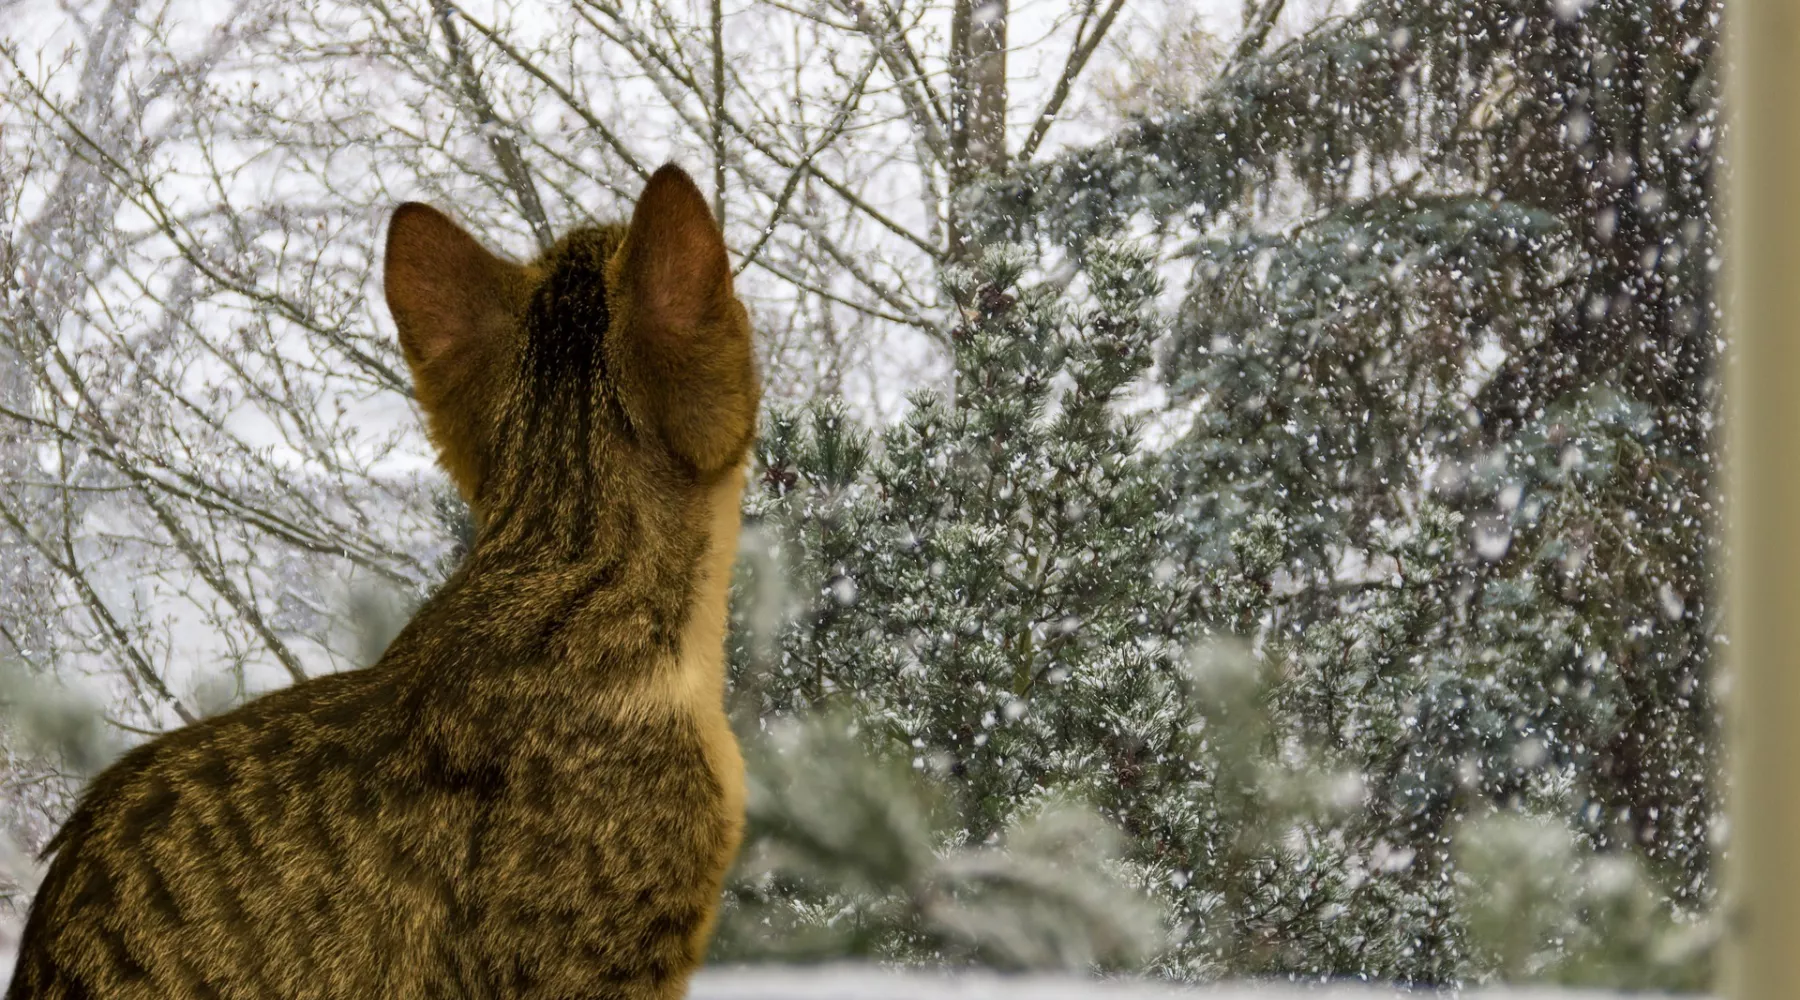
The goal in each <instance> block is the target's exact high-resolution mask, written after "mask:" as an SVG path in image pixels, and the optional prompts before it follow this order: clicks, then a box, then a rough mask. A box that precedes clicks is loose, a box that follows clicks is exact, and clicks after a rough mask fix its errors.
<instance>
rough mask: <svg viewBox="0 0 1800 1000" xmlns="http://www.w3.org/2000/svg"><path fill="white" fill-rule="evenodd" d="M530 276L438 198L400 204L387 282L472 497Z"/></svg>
mask: <svg viewBox="0 0 1800 1000" xmlns="http://www.w3.org/2000/svg"><path fill="white" fill-rule="evenodd" d="M523 274H524V269H523V268H521V267H520V266H519V265H517V264H514V263H512V262H511V261H508V260H503V259H501V258H500V257H498V256H495V255H494V254H492V253H490V252H489V251H488V249H487V248H486V247H484V246H482V245H481V243H480V242H478V241H477V240H476V239H475V237H473V236H470V235H469V234H468V233H467V232H465V231H464V230H463V228H462V227H461V226H459V225H457V224H456V223H455V222H453V221H451V219H450V217H449V216H447V215H445V214H444V213H442V212H440V211H438V210H437V209H435V208H432V207H431V206H429V205H422V204H419V203H418V202H408V203H406V204H404V205H401V206H400V207H399V208H397V209H395V210H394V218H393V221H392V222H390V223H389V224H388V238H387V259H386V262H385V264H384V270H383V282H382V283H383V290H384V291H385V293H386V295H387V303H388V310H389V311H390V312H392V313H393V314H394V325H395V326H397V327H398V328H399V330H400V349H401V353H403V354H405V355H406V362H407V367H409V368H411V369H412V374H413V390H414V392H415V393H416V394H417V396H418V399H419V404H420V407H421V408H422V409H424V411H425V419H426V427H427V429H428V430H429V431H430V434H431V439H432V441H433V442H434V443H435V444H436V445H437V449H438V456H439V458H440V459H441V460H442V462H443V464H444V468H445V469H446V470H447V471H448V472H449V473H450V478H451V479H453V480H454V481H455V482H456V485H457V487H458V488H459V489H461V490H462V493H463V496H464V497H465V498H466V499H468V500H470V501H471V502H473V500H474V498H475V495H476V493H477V492H478V491H479V489H480V486H481V482H482V480H483V478H484V477H485V474H486V470H487V464H488V452H489V450H490V444H491V442H489V441H488V440H487V438H488V436H489V432H490V428H489V426H488V425H489V424H490V423H491V414H489V413H487V412H486V410H485V408H484V406H485V404H484V400H486V399H487V397H488V396H490V395H491V394H492V392H493V391H494V389H495V385H494V382H495V380H494V378H493V377H492V373H493V372H494V371H495V370H496V369H497V368H498V367H499V365H498V361H499V359H500V358H502V357H503V356H504V354H505V352H506V351H507V350H508V349H509V341H510V340H511V339H512V338H511V336H510V334H511V332H512V330H513V313H514V312H515V310H516V309H517V308H518V302H517V299H518V296H519V293H520V289H521V288H522V286H523V283H524V277H523Z"/></svg>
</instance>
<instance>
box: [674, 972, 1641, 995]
mask: <svg viewBox="0 0 1800 1000" xmlns="http://www.w3.org/2000/svg"><path fill="white" fill-rule="evenodd" d="M1438 995H1440V994H1435V993H1419V992H1407V991H1402V990H1395V989H1391V988H1388V989H1383V988H1379V987H1369V986H1359V985H1346V986H1332V987H1324V986H1312V987H1303V986H1293V985H1288V984H1280V985H1275V984H1256V985H1241V986H1215V987H1211V988H1207V989H1189V990H1179V989H1175V988H1172V987H1167V986H1152V985H1128V984H1119V983H1092V982H1084V981H1081V980H1072V979H1043V978H1035V977H1034V978H1008V977H997V976H990V975H979V976H976V975H965V976H958V977H955V978H951V977H946V976H925V975H902V974H897V973H886V972H873V971H870V970H867V969H857V968H826V969H817V968H815V969H805V970H797V969H754V968H745V969H710V970H707V971H706V972H703V973H701V974H700V976H699V977H697V978H696V979H695V981H694V988H693V990H692V991H690V992H689V994H688V996H689V1000H1168V998H1172V997H1187V998H1189V1000H1385V998H1389V997H1414V998H1417V997H1425V996H1438ZM1456 995H1457V996H1460V997H1462V998H1464V1000H1601V998H1602V997H1603V996H1604V997H1607V998H1609V1000H1619V998H1621V997H1623V996H1624V995H1623V994H1600V993H1593V992H1586V991H1576V990H1546V989H1527V988H1521V989H1511V990H1469V991H1466V992H1463V993H1460V994H1456ZM1633 996H1635V997H1636V998H1637V1000H1651V998H1650V997H1649V996H1648V995H1646V994H1634V995H1633Z"/></svg>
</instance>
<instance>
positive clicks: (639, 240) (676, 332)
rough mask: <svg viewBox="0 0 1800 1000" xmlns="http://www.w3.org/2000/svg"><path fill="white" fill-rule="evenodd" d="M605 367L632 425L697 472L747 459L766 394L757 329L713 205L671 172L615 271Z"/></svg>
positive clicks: (646, 205) (644, 210)
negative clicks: (753, 333)
mask: <svg viewBox="0 0 1800 1000" xmlns="http://www.w3.org/2000/svg"><path fill="white" fill-rule="evenodd" d="M609 271H610V273H609V275H608V278H609V280H608V285H609V287H610V288H612V289H613V290H614V295H613V296H612V300H611V302H610V303H609V305H610V306H611V308H612V313H613V323H614V325H615V326H616V328H617V329H618V330H619V333H620V336H616V337H610V338H608V362H609V364H608V367H609V368H610V369H611V370H612V372H613V374H614V378H615V380H616V382H617V384H618V385H619V387H620V389H621V397H622V399H623V401H624V403H625V407H626V411H627V413H628V414H629V416H630V418H631V421H632V423H633V424H634V425H635V426H637V427H638V428H639V429H640V430H642V431H644V432H648V433H652V434H656V435H658V436H659V437H661V439H662V440H663V441H664V442H665V443H666V444H667V445H668V446H669V448H670V449H671V450H672V451H674V452H675V453H676V454H678V455H680V456H681V457H683V458H685V459H687V460H688V461H689V462H691V463H692V464H693V465H694V466H695V467H696V468H697V469H698V470H699V471H701V472H703V473H710V472H714V471H717V470H719V469H723V468H725V467H726V466H728V465H731V464H732V463H733V462H736V461H739V460H741V459H742V458H743V455H744V450H745V448H747V447H748V445H749V442H750V438H751V436H752V435H753V434H754V432H755V429H756V407H757V401H758V398H759V396H760V394H761V387H760V385H759V383H758V381H757V376H756V365H755V361H754V358H753V356H752V351H751V344H750V322H749V317H748V315H747V314H746V313H745V311H744V307H743V306H742V305H740V304H739V303H738V301H737V297H736V296H735V295H734V294H733V293H732V287H731V260H730V258H729V256H728V255H727V254H726V251H725V239H724V236H723V235H722V234H721V233H720V232H719V226H718V223H717V222H715V221H714V220H713V216H712V210H711V209H709V208H708V207H707V205H706V198H705V197H704V196H703V195H701V193H700V189H699V188H697V187H695V186H694V182H693V180H692V179H691V178H689V177H688V175H687V174H686V173H685V172H683V171H682V170H681V168H680V167H677V166H675V165H674V164H668V165H666V166H664V167H662V168H661V169H660V170H658V171H657V172H656V173H655V174H654V175H653V176H651V178H650V182H649V183H648V184H647V185H645V187H644V193H643V194H642V195H641V196H639V198H638V203H637V208H636V209H635V210H634V211H633V212H632V216H631V227H630V229H629V231H628V232H627V234H626V237H625V242H624V244H623V245H622V246H621V247H620V248H619V251H618V253H617V254H616V255H615V256H614V258H613V261H612V264H611V267H610V268H609Z"/></svg>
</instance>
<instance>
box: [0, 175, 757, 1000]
mask: <svg viewBox="0 0 1800 1000" xmlns="http://www.w3.org/2000/svg"><path fill="white" fill-rule="evenodd" d="M386 283H387V298H388V302H389V306H390V308H391V309H392V311H393V313H394V317H395V320H396V322H397V324H398V326H399V329H400V336H401V343H402V346H403V348H404V351H405V354H406V357H407V360H408V362H409V363H410V364H411V366H412V369H413V373H414V377H415V380H416V381H417V384H418V395H419V399H420V401H421V403H422V404H423V408H424V410H425V413H426V417H427V420H428V426H429V429H430V433H431V436H432V439H433V441H434V442H435V443H436V444H437V446H438V448H439V450H440V452H441V456H442V459H443V464H444V467H445V468H446V469H447V470H448V471H449V472H450V474H451V476H452V478H453V479H454V480H455V482H456V484H457V486H458V488H459V489H460V490H462V492H463V494H464V495H465V496H466V497H467V498H468V500H469V501H470V504H471V507H472V508H473V510H474V512H475V515H476V521H477V526H478V528H477V538H476V542H475V545H474V547H473V549H472V550H471V552H470V555H469V557H468V559H467V560H466V561H465V563H464V565H463V566H462V567H461V569H459V570H458V571H457V573H456V574H455V575H454V576H453V577H452V578H451V579H450V580H449V581H448V582H447V583H446V584H445V585H444V586H443V588H442V589H441V590H440V591H439V592H438V593H437V594H436V595H435V596H434V597H433V598H432V599H431V600H430V601H429V602H428V603H427V604H426V605H425V606H424V608H423V609H422V610H421V611H420V612H419V613H418V615H417V616H416V617H415V618H414V619H413V621H412V622H411V624H409V625H408V626H407V628H406V629H405V631H403V632H402V633H401V634H400V636H399V638H397V639H396V640H395V641H394V643H393V645H392V646H391V647H390V648H389V650H388V652H387V653H386V655H384V656H383V657H382V659H381V661H380V662H379V663H377V664H376V665H375V666H373V667H370V668H368V669H366V670H359V671H354V672H350V673H344V674H338V675H335V676H329V677H322V678H318V679H316V680H311V681H308V682H306V683H303V684H298V685H295V686H294V687H291V688H288V689H286V690H282V691H278V692H275V693H272V694H269V695H266V696H264V697H262V698H259V699H257V700H256V701H254V702H251V703H249V704H247V705H245V706H243V707H242V708H239V709H237V710H236V711H233V712H230V713H229V714H225V715H221V716H219V717H217V718H213V719H209V720H207V721H205V722H202V723H200V724H198V725H195V726H190V727H188V728H186V729H182V730H179V731H177V732H174V733H170V734H168V735H166V736H163V737H161V738H159V739H156V740H153V741H151V742H149V743H146V744H144V745H143V746H140V747H138V748H136V749H135V750H133V751H131V752H130V753H129V754H127V755H126V756H125V757H124V758H123V759H122V760H120V761H119V762H118V763H117V764H115V765H114V766H112V767H111V768H109V769H108V770H107V771H105V772H104V773H103V774H101V775H100V776H99V777H98V778H97V779H96V780H95V781H94V783H93V785H92V786H91V787H90V788H89V789H88V791H87V793H86V795H85V796H84V797H83V799H82V801H81V804H80V806H79V807H78V808H77V809H76V811H75V813H74V815H73V816H72V817H71V818H70V819H69V821H68V823H67V824H66V825H65V826H64V827H63V829H62V831H61V832H60V833H58V834H57V836H56V838H55V839H54V840H53V841H52V843H51V850H52V851H54V852H55V858H54V860H53V861H52V863H51V865H50V869H49V874H48V877H47V878H46V880H45V882H44V884H43V887H42V888H41V889H40V890H39V893H38V896H37V898H36V900H35V902H34V903H33V905H32V910H31V915H30V919H29V922H28V924H27V926H26V930H25V936H24V939H23V941H22V943H21V950H20V954H19V961H18V969H17V973H16V975H15V978H14V981H13V985H12V988H11V990H10V991H9V992H8V993H7V997H8V1000H87V998H107V1000H114V998H116V1000H130V998H152V997H154V998H201V997H209V998H210V997H216V998H222V1000H236V998H244V1000H275V998H313V997H316V998H321V1000H325V998H333V1000H335V998H345V1000H350V998H371V1000H372V998H377V997H379V998H384V1000H403V998H405V1000H413V998H416V1000H427V998H433V1000H435V998H502V997H505V998H514V997H517V998H526V997H533V998H536V997H542V998H569V1000H573V998H591V1000H600V998H619V1000H639V998H643V1000H650V998H658V1000H661V998H674V997H679V996H681V995H682V993H683V991H684V990H685V987H686V981H687V978H688V976H689V974H690V973H691V972H692V970H693V969H694V967H695V966H696V965H697V964H698V963H699V962H700V960H701V956H702V953H703V951H704V948H705V944H706V940H707V937H708V934H709V933H710V930H711V923H712V919H713V916H714V913H715V910H716V907H717V902H718V897H719V890H720V883H721V880H722V879H723V877H724V874H725V869H726V866H727V865H728V864H729V863H730V861H731V859H732V856H733V855H734V854H735V852H736V850H737V845H738V838H739V832H740V828H741V825H742V816H743V763H742V760H741V759H740V758H739V756H738V749H737V744H736V742H735V741H734V739H733V738H732V735H731V731H730V730H729V729H728V728H727V727H726V724H725V715H724V710H723V704H722V703H723V683H724V680H723V669H722V659H723V639H724V629H725V590H726V586H727V583H728V578H729V574H730V571H731V563H732V557H733V553H734V552H735V545H736V539H737V528H738V520H737V511H738V500H739V496H740V494H741V492H742V489H743V475H742V471H741V463H742V460H743V457H744V452H745V449H746V447H747V445H748V442H749V440H750V438H751V435H752V433H753V430H754V428H753V423H754V415H755V411H756V404H757V397H758V386H757V380H756V374H755V371H754V368H753V365H752V362H751V354H750V334H749V327H748V323H747V320H746V317H745V314H744V310H743V308H742V307H741V306H740V305H739V304H738V302H737V300H736V299H735V298H734V297H733V295H732V290H731V275H730V270H729V267H728V266H727V260H726V256H725V249H724V245H723V243H722V242H721V241H720V237H719V233H718V229H717V227H716V226H715V225H714V223H713V220H712V217H711V215H710V214H709V213H708V212H707V209H706V206H705V203H704V202H703V201H702V200H701V196H700V194H699V192H698V191H696V190H695V189H694V186H693V183H692V182H691V181H690V180H688V178H687V175H685V174H683V173H682V172H681V171H679V170H677V169H675V168H673V167H664V168H663V169H662V170H660V171H658V172H657V174H656V175H655V176H654V177H653V178H652V179H651V181H650V184H649V186H648V187H647V188H646V189H645V192H644V195H643V197H642V198H641V200H640V201H639V203H638V206H637V209H636V212H635V214H634V216H633V218H632V220H631V224H630V226H629V227H610V228H603V229H598V230H584V231H579V232H575V233H572V234H570V235H569V236H567V237H566V238H564V239H563V240H562V242H560V243H559V244H557V246H556V247H555V248H553V249H552V250H550V251H549V252H547V253H546V254H544V256H543V257H541V258H540V259H538V260H537V261H534V262H533V263H531V264H529V265H524V266H520V265H515V264H512V263H508V262H506V261H503V260H501V259H499V258H497V257H494V256H493V255H491V254H489V253H488V252H487V251H486V250H484V249H482V248H481V246H480V245H479V244H477V243H476V242H475V241H474V240H473V239H471V238H470V237H469V236H467V235H466V234H465V233H463V232H462V230H460V229H458V228H457V227H456V226H455V224H453V223H452V222H450V221H449V220H448V219H447V218H445V217H444V216H442V215H440V214H438V213H437V212H435V211H433V210H432V209H429V208H426V207H425V206H422V205H405V206H402V207H401V208H400V209H399V210H398V211H397V212H395V214H394V220H393V224H392V226H391V228H390V232H389V238H388V258H387V276H386Z"/></svg>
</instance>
